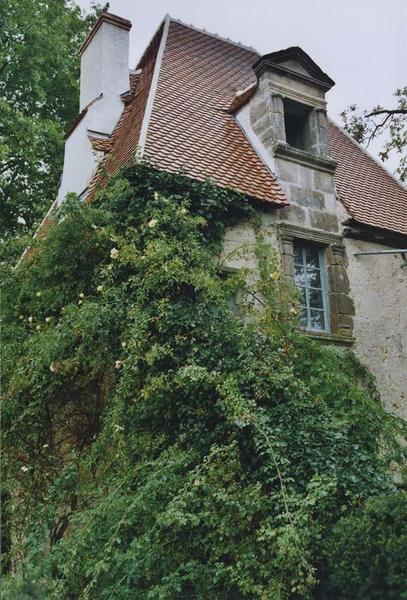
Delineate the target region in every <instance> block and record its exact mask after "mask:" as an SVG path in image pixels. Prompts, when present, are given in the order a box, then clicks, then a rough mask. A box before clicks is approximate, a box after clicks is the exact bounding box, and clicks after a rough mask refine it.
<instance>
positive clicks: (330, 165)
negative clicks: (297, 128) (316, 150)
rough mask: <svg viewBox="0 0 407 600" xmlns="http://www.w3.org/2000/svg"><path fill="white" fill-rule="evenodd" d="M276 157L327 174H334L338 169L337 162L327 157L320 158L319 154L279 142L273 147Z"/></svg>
mask: <svg viewBox="0 0 407 600" xmlns="http://www.w3.org/2000/svg"><path fill="white" fill-rule="evenodd" d="M273 149H274V155H275V156H276V157H277V158H285V159H286V160H289V161H291V162H295V163H298V164H300V165H305V166H306V167H312V168H314V169H318V170H319V171H325V172H326V173H333V172H334V171H335V169H336V166H337V164H338V163H337V162H336V161H335V160H333V159H332V158H329V157H327V156H320V155H318V154H311V152H306V151H305V150H299V149H298V148H293V147H292V146H289V145H288V144H284V143H282V142H277V143H276V144H274V146H273Z"/></svg>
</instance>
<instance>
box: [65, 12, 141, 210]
mask: <svg viewBox="0 0 407 600" xmlns="http://www.w3.org/2000/svg"><path fill="white" fill-rule="evenodd" d="M130 28H131V23H130V21H127V20H126V19H122V18H121V17H117V16H116V15H112V14H110V13H108V12H103V13H102V14H101V15H100V17H99V18H98V20H97V21H96V23H95V25H94V26H93V28H92V30H91V31H90V33H89V34H88V36H87V38H86V39H85V41H84V42H83V44H82V46H81V48H80V50H79V54H80V56H81V81H80V113H79V115H78V117H77V119H76V120H75V122H74V124H73V127H71V129H70V131H69V133H68V134H67V137H66V142H65V157H64V169H63V172H62V178H61V184H60V186H59V191H58V196H57V201H58V205H60V204H61V202H63V201H64V198H65V196H66V194H68V193H69V192H74V193H76V194H78V195H79V197H80V198H81V199H82V200H83V199H85V198H86V195H87V193H88V187H89V182H90V180H91V179H92V177H93V175H94V173H95V172H96V169H97V167H98V165H99V161H100V160H101V155H100V153H97V152H95V151H94V150H93V147H92V145H91V142H90V139H89V137H96V138H98V137H99V138H101V139H106V138H108V137H109V136H110V135H111V134H112V132H113V130H114V128H115V126H116V123H117V121H118V120H119V118H120V116H121V114H122V112H123V108H124V104H123V102H122V99H121V97H120V94H123V93H124V92H127V91H128V90H129V87H130V78H129V31H130Z"/></svg>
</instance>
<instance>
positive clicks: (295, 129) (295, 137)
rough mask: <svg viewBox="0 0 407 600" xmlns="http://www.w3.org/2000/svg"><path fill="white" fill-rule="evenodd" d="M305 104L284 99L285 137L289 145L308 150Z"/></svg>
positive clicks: (308, 136) (307, 115)
mask: <svg viewBox="0 0 407 600" xmlns="http://www.w3.org/2000/svg"><path fill="white" fill-rule="evenodd" d="M310 111H311V109H310V108H309V107H308V106H305V104H299V103H298V102H294V101H293V100H284V124H285V139H286V142H287V144H288V145H289V146H292V147H293V148H298V149H299V150H307V151H310V139H309V138H310V134H309V113H310Z"/></svg>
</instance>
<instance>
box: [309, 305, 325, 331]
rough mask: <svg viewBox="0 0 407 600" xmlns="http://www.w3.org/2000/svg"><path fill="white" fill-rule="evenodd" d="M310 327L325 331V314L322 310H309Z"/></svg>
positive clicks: (314, 329)
mask: <svg viewBox="0 0 407 600" xmlns="http://www.w3.org/2000/svg"><path fill="white" fill-rule="evenodd" d="M310 321H311V323H310V329H312V330H313V331H325V316H324V313H323V311H322V310H310Z"/></svg>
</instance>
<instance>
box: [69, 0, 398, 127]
mask: <svg viewBox="0 0 407 600" xmlns="http://www.w3.org/2000/svg"><path fill="white" fill-rule="evenodd" d="M99 1H100V3H101V4H102V3H104V0H99ZM76 2H77V4H79V5H80V6H82V7H83V8H85V9H89V6H90V5H91V0H76ZM109 10H110V12H112V13H115V14H117V15H120V16H121V17H124V18H127V19H130V21H131V22H132V23H133V27H132V29H131V31H130V39H131V46H130V67H132V68H133V67H134V66H135V65H136V62H137V60H138V58H139V57H140V56H141V54H142V52H143V50H144V48H145V47H146V45H147V44H148V42H149V40H150V39H151V37H152V35H153V34H154V32H155V31H156V29H157V28H158V26H159V24H160V22H161V21H162V19H163V18H164V16H165V15H166V13H169V14H170V15H171V16H172V17H176V18H179V19H181V20H182V21H184V22H186V23H192V24H193V25H194V26H196V27H199V28H205V29H206V30H207V31H210V32H211V33H218V34H219V35H221V36H223V37H229V38H231V39H232V40H234V41H240V42H242V43H243V44H245V45H247V46H253V47H254V48H255V49H256V50H258V51H259V52H260V53H261V54H266V53H267V52H273V51H275V50H281V49H282V48H286V47H288V46H301V48H302V49H303V50H305V52H307V53H308V54H309V55H310V56H311V58H312V59H313V60H314V61H315V62H316V63H317V64H318V65H319V66H320V67H321V68H322V70H323V71H325V72H326V73H327V74H328V75H329V76H330V77H332V79H333V80H334V81H335V82H336V85H335V87H334V88H333V89H332V90H331V91H330V92H329V93H328V95H327V100H328V112H329V114H330V116H331V117H332V118H333V119H335V120H336V121H338V122H340V118H339V113H340V112H341V111H342V110H343V108H344V107H345V106H347V105H348V104H351V103H357V104H359V105H360V106H361V107H364V108H370V107H371V106H374V105H377V104H382V105H386V106H387V105H390V104H393V103H394V101H393V98H392V94H393V92H394V90H395V89H396V88H399V87H404V86H405V85H407V35H406V29H407V28H406V24H407V0H200V1H196V0H195V1H194V0H148V1H146V0H144V1H143V0H110V9H109Z"/></svg>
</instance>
